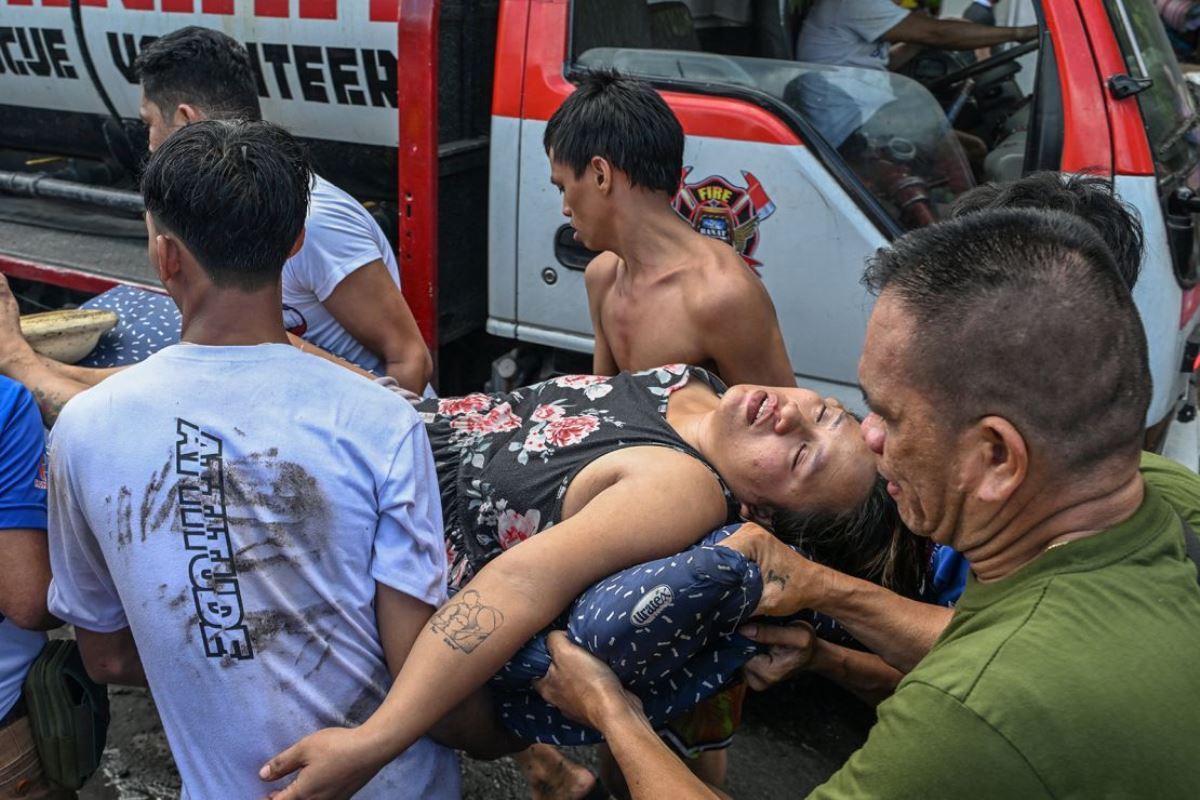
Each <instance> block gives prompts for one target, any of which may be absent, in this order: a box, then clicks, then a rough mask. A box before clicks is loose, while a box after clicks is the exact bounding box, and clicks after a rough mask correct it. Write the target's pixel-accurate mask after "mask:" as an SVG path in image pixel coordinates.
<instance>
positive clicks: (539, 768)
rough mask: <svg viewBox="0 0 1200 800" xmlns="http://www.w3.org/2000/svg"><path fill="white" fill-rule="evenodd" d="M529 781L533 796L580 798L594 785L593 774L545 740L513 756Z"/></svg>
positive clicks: (564, 799)
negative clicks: (544, 742)
mask: <svg viewBox="0 0 1200 800" xmlns="http://www.w3.org/2000/svg"><path fill="white" fill-rule="evenodd" d="M513 759H514V760H515V761H516V762H517V766H519V767H520V768H521V772H522V773H523V774H524V775H525V780H526V781H528V782H529V795H530V797H531V798H532V800H583V798H585V797H588V796H589V795H590V794H591V793H592V792H593V791H595V789H596V776H595V775H593V774H592V773H591V772H590V771H589V770H588V769H587V768H586V767H584V766H583V765H581V764H576V763H575V762H574V761H572V760H571V759H569V758H567V757H566V756H564V755H563V754H562V753H560V752H559V751H558V750H556V749H555V748H553V747H551V746H550V745H548V744H535V745H532V746H530V747H529V749H528V750H525V751H523V752H521V753H518V754H516V755H515V756H513Z"/></svg>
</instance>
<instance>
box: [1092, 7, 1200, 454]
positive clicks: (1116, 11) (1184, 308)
mask: <svg viewBox="0 0 1200 800" xmlns="http://www.w3.org/2000/svg"><path fill="white" fill-rule="evenodd" d="M1101 5H1102V6H1103V7H1101ZM1081 8H1082V10H1083V15H1084V17H1085V19H1086V21H1087V25H1088V32H1089V34H1090V36H1091V39H1092V42H1093V49H1094V51H1095V52H1096V57H1097V63H1098V64H1099V66H1100V69H1101V77H1102V78H1103V79H1105V80H1107V81H1108V82H1109V84H1110V92H1109V105H1110V111H1109V117H1110V120H1111V125H1112V131H1113V141H1112V147H1113V156H1112V160H1113V172H1114V178H1113V180H1114V184H1115V186H1116V188H1117V191H1118V192H1119V193H1120V194H1121V196H1122V198H1123V199H1124V200H1126V201H1127V202H1129V203H1131V204H1133V205H1134V206H1135V207H1136V208H1137V209H1138V212H1139V213H1140V215H1141V218H1142V223H1143V227H1144V229H1145V241H1146V255H1145V260H1144V261H1143V264H1142V272H1141V276H1140V277H1139V279H1138V284H1137V287H1136V289H1135V291H1134V298H1135V299H1136V300H1137V301H1138V308H1139V310H1140V311H1141V312H1142V322H1143V324H1144V325H1145V328H1146V335H1147V338H1148V341H1149V348H1150V364H1151V371H1152V374H1153V378H1154V398H1153V400H1152V402H1151V407H1150V411H1149V414H1148V418H1147V425H1148V427H1150V428H1151V431H1152V434H1154V435H1152V436H1151V437H1150V441H1149V442H1148V446H1150V447H1157V445H1158V443H1159V441H1160V439H1161V434H1162V433H1163V432H1165V428H1166V427H1167V425H1168V424H1169V423H1170V421H1171V420H1172V419H1173V418H1174V412H1175V410H1176V407H1177V406H1178V404H1179V403H1180V401H1181V400H1182V398H1183V397H1184V395H1185V393H1186V391H1187V387H1188V381H1187V379H1188V378H1189V377H1190V376H1189V375H1188V374H1187V373H1185V372H1181V371H1180V368H1181V364H1182V363H1183V362H1184V361H1185V359H1184V358H1183V354H1184V351H1185V346H1186V342H1187V339H1188V337H1189V335H1191V333H1192V331H1193V330H1194V329H1195V326H1196V321H1197V317H1196V312H1197V309H1198V308H1200V290H1197V288H1196V283H1197V278H1198V277H1200V276H1198V273H1197V268H1198V265H1200V252H1198V248H1197V247H1196V226H1195V212H1196V211H1197V210H1200V204H1197V203H1196V202H1195V201H1194V200H1192V199H1190V198H1191V197H1192V195H1193V194H1195V193H1197V192H1200V172H1198V168H1200V127H1198V126H1200V117H1198V116H1197V109H1196V103H1195V100H1194V95H1193V90H1192V89H1189V84H1188V83H1187V82H1186V81H1185V80H1184V77H1183V74H1182V72H1181V71H1180V68H1179V64H1178V62H1177V61H1176V59H1175V55H1174V53H1173V51H1172V50H1171V47H1170V44H1169V42H1168V40H1167V36H1166V32H1165V30H1164V29H1163V25H1162V21H1161V20H1160V19H1159V16H1158V12H1157V10H1156V8H1155V4H1154V3H1153V2H1152V0H1105V2H1104V3H1103V4H1097V5H1096V7H1094V8H1086V7H1081ZM1120 75H1125V76H1128V79H1127V80H1126V85H1127V86H1129V87H1130V88H1131V89H1136V90H1137V91H1136V93H1130V94H1124V93H1120V92H1116V91H1112V90H1111V89H1112V81H1113V78H1114V76H1120ZM1121 94H1124V96H1119V95H1121ZM1187 370H1188V372H1190V364H1188V365H1187ZM1190 466H1191V467H1192V468H1193V469H1194V468H1195V466H1196V465H1195V463H1194V462H1193V463H1191V464H1190Z"/></svg>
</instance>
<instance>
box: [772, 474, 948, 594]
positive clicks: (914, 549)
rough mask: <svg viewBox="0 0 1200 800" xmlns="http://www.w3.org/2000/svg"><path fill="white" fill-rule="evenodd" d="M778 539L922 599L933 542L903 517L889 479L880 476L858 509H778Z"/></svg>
mask: <svg viewBox="0 0 1200 800" xmlns="http://www.w3.org/2000/svg"><path fill="white" fill-rule="evenodd" d="M771 528H772V530H773V532H774V533H775V536H777V537H778V538H779V539H781V540H783V541H784V542H786V543H787V544H790V545H792V546H793V547H796V548H798V549H799V550H800V551H801V552H802V553H803V554H804V555H805V556H807V557H808V558H811V559H812V560H813V561H816V562H817V563H819V564H824V565H826V566H828V567H832V568H834V569H836V570H837V571H838V572H844V573H846V574H847V575H853V576H854V577H856V578H861V579H863V580H866V581H871V582H872V583H877V584H879V585H880V586H884V587H886V588H888V589H891V590H892V591H894V592H896V593H897V594H901V595H904V596H905V597H910V598H917V597H918V596H919V594H920V592H921V588H922V584H923V582H924V579H925V575H926V572H927V571H928V570H927V562H928V558H927V555H928V550H929V546H928V543H927V542H926V541H925V540H923V539H921V538H919V537H918V536H916V535H915V534H913V533H912V532H911V531H910V530H909V529H908V528H907V527H905V525H904V523H903V522H902V521H901V519H900V512H899V510H898V509H897V508H896V501H895V500H893V499H892V497H891V496H890V495H889V494H888V492H887V481H885V480H884V479H883V478H876V480H875V484H874V486H872V487H871V492H870V494H868V495H867V498H866V499H865V500H864V501H863V502H862V503H860V504H859V506H858V507H857V508H854V509H852V510H850V511H844V512H841V513H812V512H808V513H805V512H797V511H782V510H781V511H776V512H775V513H774V514H773V515H772V520H771Z"/></svg>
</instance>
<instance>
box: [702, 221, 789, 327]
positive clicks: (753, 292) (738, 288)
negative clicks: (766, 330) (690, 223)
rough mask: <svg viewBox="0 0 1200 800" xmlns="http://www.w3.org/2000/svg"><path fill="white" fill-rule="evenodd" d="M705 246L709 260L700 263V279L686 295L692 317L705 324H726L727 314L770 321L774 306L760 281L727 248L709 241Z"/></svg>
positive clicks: (721, 243)
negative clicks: (724, 322) (747, 315)
mask: <svg viewBox="0 0 1200 800" xmlns="http://www.w3.org/2000/svg"><path fill="white" fill-rule="evenodd" d="M709 245H710V252H711V257H710V258H708V259H705V262H704V264H703V268H702V270H701V272H702V273H703V280H701V281H699V282H696V283H695V284H694V288H693V289H692V290H689V291H688V293H687V295H688V301H689V303H688V304H689V306H690V307H691V313H692V314H693V315H694V316H695V318H696V319H697V320H699V321H702V322H704V323H705V324H708V323H716V322H722V321H726V320H728V317H729V315H730V314H753V315H755V316H760V315H762V316H765V318H767V319H774V317H775V306H774V305H773V304H772V303H771V296H770V295H769V294H768V293H767V287H766V286H765V285H764V284H763V282H762V279H761V278H760V277H758V275H757V274H756V273H755V272H754V270H753V269H751V268H750V266H749V265H747V264H746V262H745V261H744V260H743V259H742V257H741V256H740V255H738V253H737V251H736V250H734V249H733V248H732V247H730V246H729V245H727V244H724V243H723V242H719V241H711V240H710V241H709Z"/></svg>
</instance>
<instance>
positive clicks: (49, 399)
mask: <svg viewBox="0 0 1200 800" xmlns="http://www.w3.org/2000/svg"><path fill="white" fill-rule="evenodd" d="M33 399H34V400H36V401H37V405H38V408H39V409H41V412H42V422H44V423H45V425H46V427H47V428H53V427H54V423H55V422H56V421H58V415H59V414H60V413H62V410H63V406H65V405H66V404H67V400H69V399H70V398H67V400H64V399H62V398H61V397H59V396H57V395H55V394H52V393H51V392H47V391H45V390H43V389H34V390H33Z"/></svg>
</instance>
